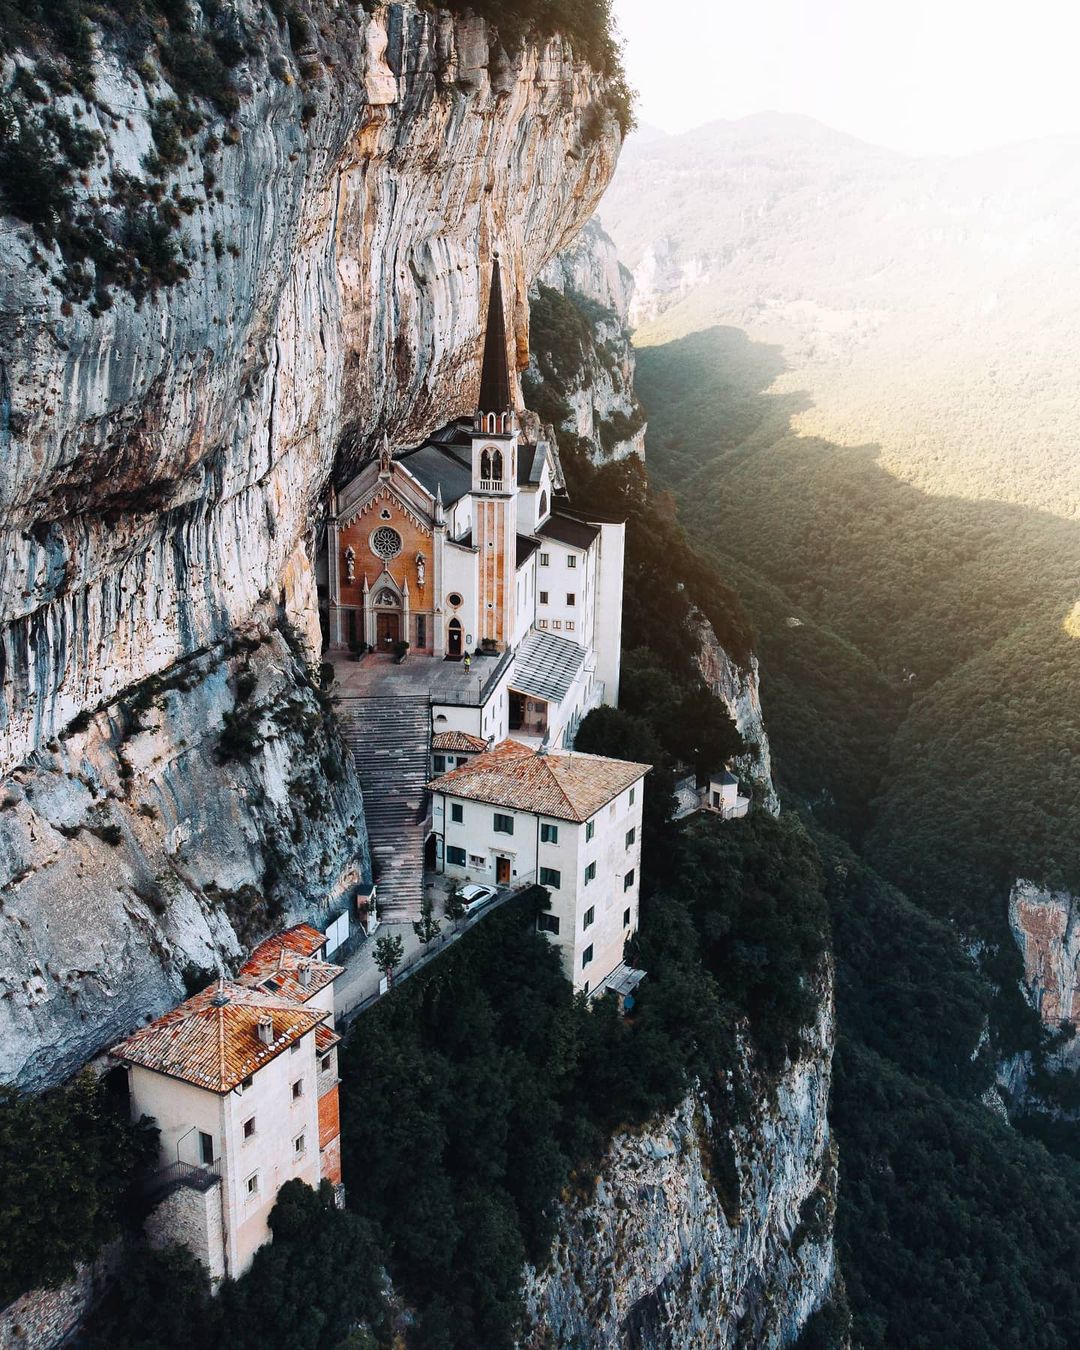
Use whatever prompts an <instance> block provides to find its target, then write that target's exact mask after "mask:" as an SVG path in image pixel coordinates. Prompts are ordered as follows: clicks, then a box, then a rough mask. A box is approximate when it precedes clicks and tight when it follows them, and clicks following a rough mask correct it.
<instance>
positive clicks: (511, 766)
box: [428, 740, 652, 822]
mask: <svg viewBox="0 0 1080 1350" xmlns="http://www.w3.org/2000/svg"><path fill="white" fill-rule="evenodd" d="M651 768H652V765H651V764H637V763H634V762H632V761H631V760H626V759H605V758H604V757H603V756H601V755H581V754H577V753H576V752H574V751H560V752H559V753H557V754H546V755H541V754H538V753H537V752H536V751H534V750H531V749H530V748H529V747H528V746H527V745H522V744H520V742H518V741H514V740H505V741H500V742H499V744H498V745H496V746H495V747H494V748H493V749H491V750H489V751H487V753H486V754H483V755H477V757H476V758H475V759H474V760H472V761H470V763H468V764H463V765H462V766H461V768H460V769H454V770H453V771H452V772H451V773H447V774H443V775H442V777H441V778H436V779H435V780H434V782H432V783H430V784H429V785H428V786H429V787H430V788H431V789H432V791H433V792H445V793H446V794H447V795H448V796H451V797H464V798H466V800H469V801H477V802H489V803H490V804H491V805H492V806H507V807H510V808H512V809H514V810H518V811H532V812H534V813H535V814H536V815H542V816H552V817H554V818H555V819H556V820H573V821H578V822H580V821H583V820H588V819H589V817H590V816H594V815H595V814H596V812H597V811H599V810H600V808H601V807H602V806H606V805H607V803H608V802H610V801H613V800H614V799H615V798H616V797H617V796H618V795H619V793H620V792H625V791H626V789H627V788H628V787H630V785H631V784H632V783H636V782H637V780H638V779H639V778H641V777H642V775H643V774H646V773H648V771H649V770H650V769H651Z"/></svg>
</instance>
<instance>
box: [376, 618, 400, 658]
mask: <svg viewBox="0 0 1080 1350" xmlns="http://www.w3.org/2000/svg"><path fill="white" fill-rule="evenodd" d="M400 641H401V615H400V614H376V615H375V645H376V647H378V649H379V651H381V652H388V651H392V650H393V649H394V646H395V644H396V643H398V642H400Z"/></svg>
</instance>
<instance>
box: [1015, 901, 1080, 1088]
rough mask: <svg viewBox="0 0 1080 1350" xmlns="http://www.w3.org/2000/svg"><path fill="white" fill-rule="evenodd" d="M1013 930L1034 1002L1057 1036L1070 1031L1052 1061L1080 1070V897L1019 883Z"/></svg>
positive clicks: (1025, 982)
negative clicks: (1059, 1033) (1079, 1026)
mask: <svg viewBox="0 0 1080 1350" xmlns="http://www.w3.org/2000/svg"><path fill="white" fill-rule="evenodd" d="M1009 926H1010V928H1011V929H1012V934H1013V937H1014V938H1015V940H1016V944H1017V946H1018V947H1019V948H1020V954H1021V956H1022V957H1023V961H1024V989H1025V993H1026V995H1027V999H1028V1002H1029V1003H1030V1004H1031V1006H1032V1007H1033V1008H1034V1009H1035V1011H1036V1012H1037V1013H1038V1014H1039V1017H1040V1018H1041V1019H1042V1022H1043V1025H1044V1026H1045V1027H1046V1028H1047V1030H1049V1031H1051V1032H1055V1033H1057V1032H1062V1031H1065V1032H1066V1036H1065V1040H1064V1041H1063V1042H1061V1043H1059V1044H1058V1045H1057V1046H1056V1048H1055V1051H1054V1053H1053V1055H1052V1057H1051V1059H1052V1063H1053V1064H1054V1066H1055V1067H1056V1068H1068V1069H1078V1068H1080V1040H1078V1038H1077V1036H1076V1028H1077V1026H1078V1025H1080V897H1078V896H1075V895H1072V894H1071V893H1070V892H1069V891H1052V890H1047V889H1046V888H1044V887H1042V886H1038V885H1036V884H1035V883H1034V882H1033V881H1025V880H1023V879H1019V880H1017V881H1016V882H1015V884H1014V885H1013V888H1012V891H1011V892H1010V894H1009Z"/></svg>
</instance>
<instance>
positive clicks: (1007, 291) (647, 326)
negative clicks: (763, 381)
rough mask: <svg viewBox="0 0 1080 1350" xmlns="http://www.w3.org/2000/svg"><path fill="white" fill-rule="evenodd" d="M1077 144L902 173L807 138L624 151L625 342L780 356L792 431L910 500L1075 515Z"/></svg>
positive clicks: (811, 129) (654, 141) (619, 178)
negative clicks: (861, 456)
mask: <svg viewBox="0 0 1080 1350" xmlns="http://www.w3.org/2000/svg"><path fill="white" fill-rule="evenodd" d="M1078 152H1080V146H1078V145H1077V144H1076V142H1075V140H1073V139H1067V138H1061V139H1055V140H1049V141H1045V142H1040V143H1037V144H1028V145H1021V146H1016V147H1012V148H1009V149H1005V150H1001V151H996V152H992V153H985V154H980V155H973V156H969V157H965V158H962V159H948V158H943V157H942V158H922V159H917V158H912V157H909V156H905V155H901V154H898V153H894V152H892V151H887V150H882V149H879V148H876V147H873V146H869V145H865V144H863V143H862V142H860V141H857V140H855V139H853V138H852V137H849V136H846V135H842V134H840V133H838V132H833V131H830V130H829V129H827V128H825V127H823V126H821V125H820V124H819V123H816V122H813V121H811V120H809V119H805V118H796V117H786V116H779V115H773V114H769V115H761V116H758V117H751V118H746V119H744V120H742V121H739V122H717V123H713V124H711V125H709V126H706V127H702V128H700V129H698V130H696V131H693V132H690V133H687V134H685V135H682V136H664V135H661V134H658V133H655V132H651V131H650V133H649V134H648V135H647V136H642V137H632V138H631V140H630V141H629V143H628V145H627V147H626V150H625V152H624V154H623V157H622V160H621V162H620V166H619V170H618V173H617V175H616V177H615V180H614V182H613V184H612V186H611V188H610V190H609V191H608V193H607V195H606V197H605V198H604V202H603V205H602V208H601V214H602V217H603V221H604V224H605V227H606V228H607V229H608V231H609V233H611V235H612V236H613V237H614V239H615V241H616V243H617V245H618V247H619V251H620V254H621V256H622V258H623V260H624V262H626V263H627V265H628V266H630V267H631V268H632V269H633V270H634V273H635V279H636V281H637V285H638V302H637V314H636V317H637V321H638V324H639V329H638V334H637V341H638V343H639V345H642V346H650V345H655V344H658V343H664V342H667V341H669V340H671V339H673V338H680V337H684V336H686V335H687V334H688V333H691V332H695V331H700V330H702V329H705V328H708V327H711V326H712V325H714V324H717V323H720V324H728V325H732V326H735V327H738V328H741V329H743V330H745V332H746V333H747V334H748V335H749V336H750V337H751V338H752V339H754V340H755V341H762V342H767V343H775V344H777V345H778V346H779V347H780V348H781V349H782V352H783V355H784V358H785V365H786V369H785V370H783V371H782V372H780V373H778V375H777V379H776V384H775V386H774V389H775V390H776V391H777V392H781V393H800V394H805V397H803V398H802V399H801V400H800V403H801V407H802V410H801V411H799V412H798V414H797V416H796V418H795V422H794V427H795V429H796V430H797V431H800V432H803V433H806V434H812V435H817V436H822V437H825V438H828V439H829V440H831V441H834V442H838V443H840V444H845V445H864V444H867V443H868V442H872V443H875V444H876V445H878V446H879V456H880V462H881V464H882V466H883V467H884V468H886V469H887V470H888V471H889V472H890V473H892V474H894V475H896V476H897V477H900V478H903V479H904V480H906V481H908V482H910V483H913V484H915V485H916V486H919V487H921V488H923V489H924V490H926V491H930V492H934V493H948V494H951V495H957V496H963V497H968V498H984V499H986V498H989V499H993V500H997V501H1003V502H1013V503H1016V504H1020V505H1026V506H1035V507H1039V508H1042V509H1044V510H1050V511H1053V512H1055V513H1056V514H1059V515H1064V516H1068V517H1076V516H1078V515H1080V453H1078V442H1080V431H1078V423H1080V416H1078V414H1080V385H1078V382H1077V379H1076V366H1077V360H1078V358H1080V153H1078Z"/></svg>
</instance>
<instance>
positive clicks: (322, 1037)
mask: <svg viewBox="0 0 1080 1350" xmlns="http://www.w3.org/2000/svg"><path fill="white" fill-rule="evenodd" d="M340 1041H341V1037H340V1036H339V1035H338V1034H337V1032H336V1031H335V1030H334V1028H333V1027H328V1026H321V1027H316V1028H315V1053H316V1054H317V1055H325V1054H326V1052H327V1050H332V1049H333V1047H334V1046H335V1045H337V1044H339V1042H340Z"/></svg>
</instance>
